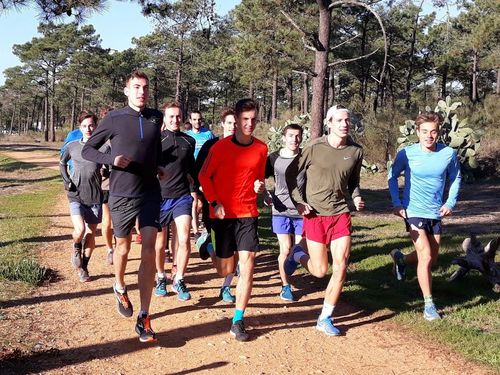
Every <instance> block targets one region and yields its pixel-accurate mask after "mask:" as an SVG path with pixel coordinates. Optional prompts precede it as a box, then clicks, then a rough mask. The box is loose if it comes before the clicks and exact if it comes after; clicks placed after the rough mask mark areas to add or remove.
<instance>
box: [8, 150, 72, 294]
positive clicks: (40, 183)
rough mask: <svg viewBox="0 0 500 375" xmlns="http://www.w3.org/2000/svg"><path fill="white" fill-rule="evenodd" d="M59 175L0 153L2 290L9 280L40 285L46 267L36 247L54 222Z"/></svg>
mask: <svg viewBox="0 0 500 375" xmlns="http://www.w3.org/2000/svg"><path fill="white" fill-rule="evenodd" d="M58 176H59V174H58V172H57V171H54V170H50V169H40V168H39V167H37V166H35V165H33V164H29V163H21V162H19V161H16V160H13V159H10V158H7V157H4V156H0V188H1V189H2V190H3V191H4V194H1V195H0V207H2V212H1V219H0V233H2V237H1V239H0V289H4V290H5V286H6V285H8V284H9V281H22V282H24V283H26V284H29V285H36V284H38V283H39V282H40V281H41V280H42V279H43V277H44V275H45V272H46V270H45V269H44V268H43V267H41V266H40V265H39V264H38V262H37V261H36V257H35V252H34V250H35V248H36V246H37V245H38V244H39V243H40V242H41V241H43V238H42V236H43V234H44V233H45V231H46V230H47V229H48V228H49V226H50V225H51V221H50V216H51V207H53V206H54V204H55V203H56V201H57V197H58V196H59V194H60V192H61V186H62V184H61V182H60V180H59V177H58ZM5 283H6V284H5ZM2 284H4V285H2ZM7 289H8V288H7ZM2 296H3V297H5V293H1V294H0V299H2Z"/></svg>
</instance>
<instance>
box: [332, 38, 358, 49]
mask: <svg viewBox="0 0 500 375" xmlns="http://www.w3.org/2000/svg"><path fill="white" fill-rule="evenodd" d="M356 38H359V34H358V35H356V36H353V37H352V38H349V39H347V40H345V41H343V42H342V43H339V44H337V45H336V46H333V47H332V48H330V52H333V50H334V49H336V48H339V47H340V46H342V45H344V44H346V43H349V42H351V41H353V40H354V39H356Z"/></svg>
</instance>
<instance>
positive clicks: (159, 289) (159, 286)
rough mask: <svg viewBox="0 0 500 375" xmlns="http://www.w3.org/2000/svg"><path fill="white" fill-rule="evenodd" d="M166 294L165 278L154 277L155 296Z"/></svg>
mask: <svg viewBox="0 0 500 375" xmlns="http://www.w3.org/2000/svg"><path fill="white" fill-rule="evenodd" d="M166 295H167V278H166V277H158V278H157V279H156V287H155V296H157V297H165V296H166Z"/></svg>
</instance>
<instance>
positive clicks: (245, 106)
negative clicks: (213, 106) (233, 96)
mask: <svg viewBox="0 0 500 375" xmlns="http://www.w3.org/2000/svg"><path fill="white" fill-rule="evenodd" d="M258 110H259V108H258V106H257V103H256V102H255V101H254V100H253V99H250V98H246V99H241V100H238V102H237V103H236V104H235V105H234V112H235V114H236V117H238V116H239V115H241V114H242V113H243V112H248V111H256V112H257V111H258Z"/></svg>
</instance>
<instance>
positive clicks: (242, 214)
mask: <svg viewBox="0 0 500 375" xmlns="http://www.w3.org/2000/svg"><path fill="white" fill-rule="evenodd" d="M234 110H235V112H236V131H235V133H234V135H233V136H232V137H227V138H224V139H222V140H220V141H219V142H217V143H216V144H215V145H214V146H213V147H212V149H211V150H210V153H209V155H208V157H207V160H206V161H205V163H204V164H203V167H202V169H201V171H200V174H199V176H198V178H199V181H200V184H201V186H202V188H203V192H204V194H205V197H206V199H207V201H208V202H210V217H211V218H212V219H214V220H213V223H212V228H213V231H214V234H215V252H216V267H217V272H218V273H219V274H220V275H221V276H226V275H228V274H229V273H231V272H234V270H235V267H236V264H237V263H238V259H239V264H240V276H239V280H238V286H237V288H236V310H235V314H234V317H233V322H232V325H231V330H230V333H231V334H232V335H233V336H235V338H236V340H238V341H247V340H248V338H249V335H248V333H247V332H246V330H245V326H244V324H243V315H244V312H245V309H246V307H247V304H248V301H249V299H250V294H251V292H252V285H253V270H254V261H255V254H256V251H257V250H258V247H259V237H258V233H257V229H258V225H257V219H258V216H259V212H258V210H257V193H262V192H264V190H265V188H264V176H265V166H266V158H267V146H266V145H265V143H263V142H261V141H259V140H258V139H256V138H254V137H253V136H252V133H253V131H254V130H255V126H256V119H257V105H256V103H255V102H254V101H253V100H251V99H242V100H240V101H238V103H236V105H235V108H234Z"/></svg>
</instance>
